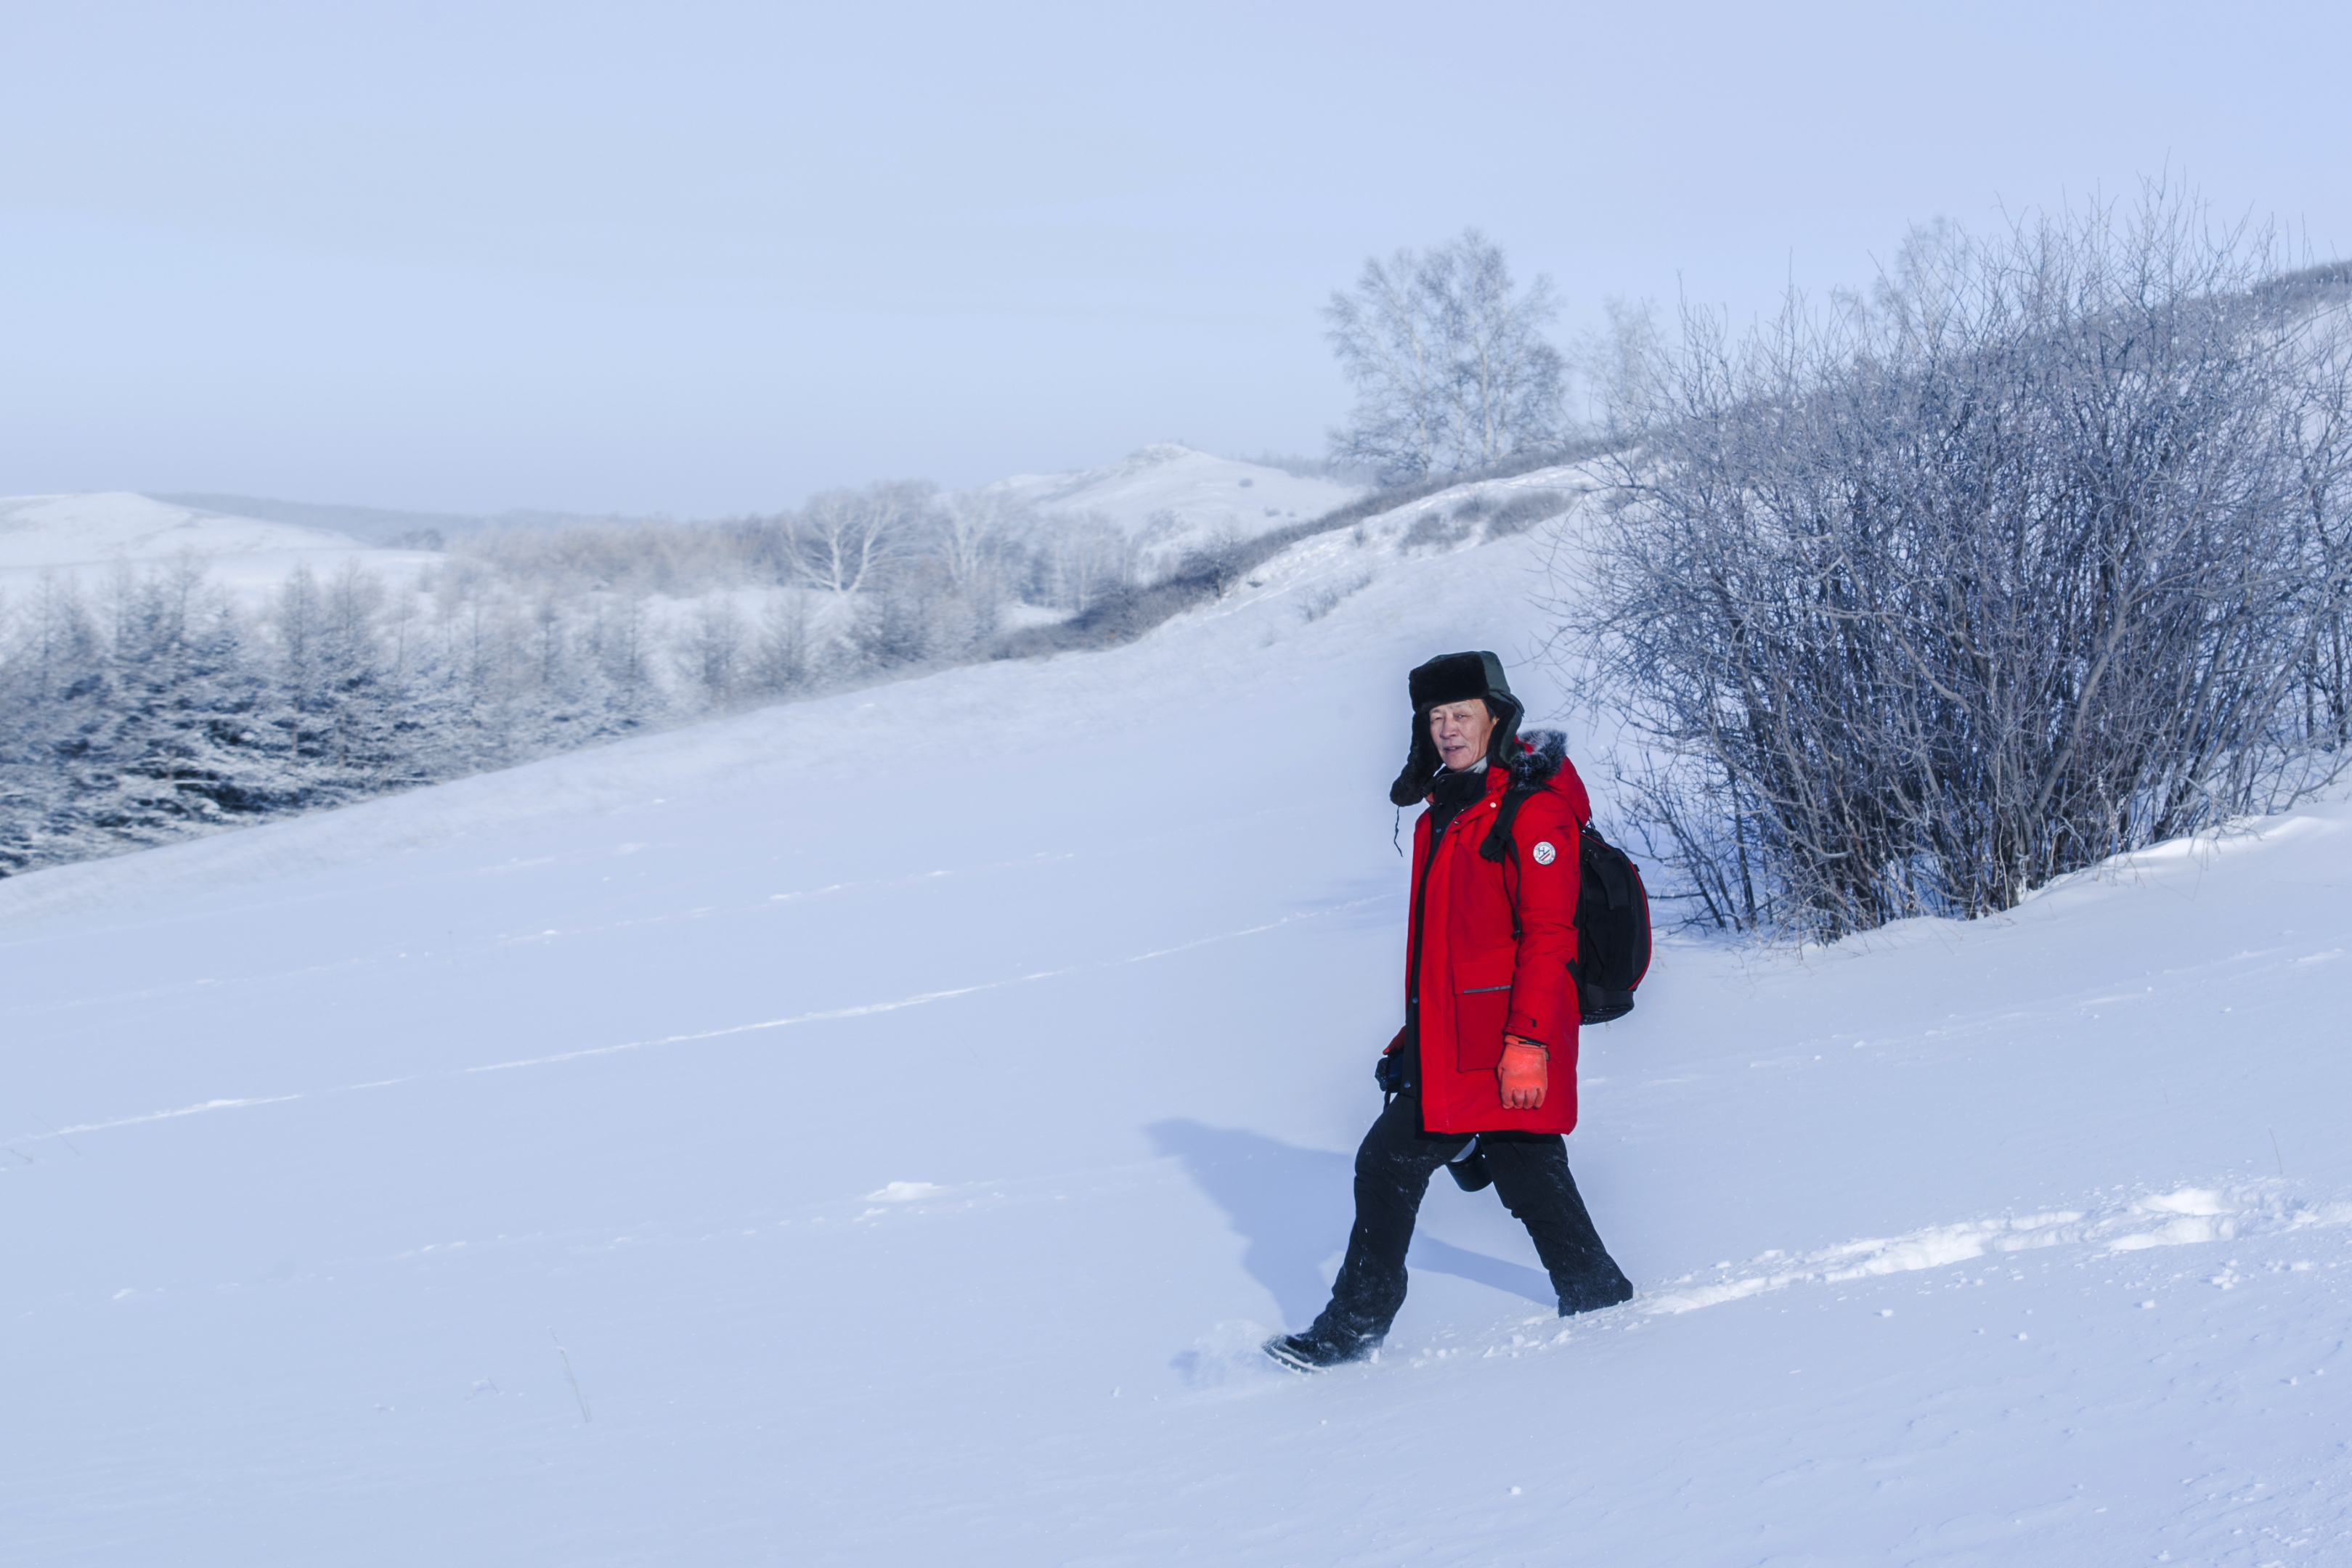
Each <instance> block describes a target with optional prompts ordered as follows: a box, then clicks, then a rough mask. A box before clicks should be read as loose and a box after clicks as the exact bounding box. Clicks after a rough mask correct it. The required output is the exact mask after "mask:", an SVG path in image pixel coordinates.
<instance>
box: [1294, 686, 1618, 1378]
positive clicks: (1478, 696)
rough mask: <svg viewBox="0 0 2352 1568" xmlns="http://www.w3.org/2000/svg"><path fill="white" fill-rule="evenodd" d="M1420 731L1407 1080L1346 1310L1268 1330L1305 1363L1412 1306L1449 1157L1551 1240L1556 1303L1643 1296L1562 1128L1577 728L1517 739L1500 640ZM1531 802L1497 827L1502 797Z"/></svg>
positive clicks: (1350, 1356)
mask: <svg viewBox="0 0 2352 1568" xmlns="http://www.w3.org/2000/svg"><path fill="white" fill-rule="evenodd" d="M1407 687H1408V690H1409V691H1410V693H1411V695H1412V750H1411V752H1410V754H1409V756H1408V758H1407V759H1406V762H1405V767H1404V771H1403V772H1402V773H1401V774H1399V775H1398V776H1397V781H1396V783H1395V784H1394V785H1393V786H1392V787H1391V789H1390V790H1389V798H1390V799H1391V800H1393V801H1395V802H1396V803H1397V804H1398V805H1399V806H1409V805H1411V804H1412V803H1413V802H1414V801H1416V800H1425V801H1426V802H1427V803H1428V807H1429V809H1428V810H1425V811H1423V813H1422V816H1421V820H1420V821H1418V822H1417V823H1415V824H1414V826H1413V834H1412V915H1411V919H1410V921H1409V923H1408V925H1407V926H1406V936H1405V983H1404V989H1405V995H1404V1027H1403V1028H1402V1029H1401V1030H1398V1031H1397V1036H1396V1038H1395V1039H1394V1040H1391V1041H1390V1042H1389V1047H1388V1051H1387V1052H1386V1054H1385V1057H1384V1059H1383V1061H1382V1062H1381V1074H1380V1077H1381V1085H1382V1087H1384V1088H1388V1089H1391V1090H1392V1091H1394V1092H1393V1093H1392V1095H1391V1098H1390V1100H1389V1102H1388V1103H1387V1106H1386V1108H1385V1109H1383V1110H1382V1111H1381V1115H1380V1119H1379V1120H1378V1121H1376V1122H1374V1123H1373V1124H1372V1130H1371V1131H1370V1132H1369V1133H1367V1134H1364V1142H1363V1145H1362V1147H1360V1148H1359V1149H1358V1150H1357V1151H1356V1226H1355V1229H1354V1230H1353V1231H1352V1232H1350V1233H1349V1237H1348V1256H1347V1259H1346V1260H1345V1261H1344V1262H1342V1263H1341V1264H1340V1265H1339V1278H1338V1279H1337V1280H1336V1281H1333V1282H1332V1286H1331V1304H1330V1305H1329V1306H1328V1307H1325V1308H1324V1309H1323V1312H1322V1314H1321V1315H1320V1316H1319V1317H1318V1318H1317V1319H1316V1320H1315V1322H1314V1324H1313V1326H1312V1327H1310V1328H1308V1329H1307V1332H1306V1333H1296V1334H1281V1335H1276V1337H1275V1338H1273V1339H1271V1340H1268V1341H1267V1342H1266V1346H1265V1349H1266V1354H1269V1355H1271V1356H1273V1357H1274V1358H1275V1359H1276V1361H1279V1362H1281V1363H1282V1364H1285V1365H1286V1366H1291V1367H1295V1368H1297V1369H1298V1370H1300V1371H1308V1370H1312V1369H1315V1368H1318V1367H1326V1366H1336V1365H1338V1364H1339V1363H1341V1362H1345V1361H1354V1360H1356V1359H1358V1358H1360V1357H1361V1356H1365V1355H1369V1354H1371V1353H1372V1351H1374V1350H1375V1349H1377V1348H1379V1346H1380V1343H1381V1339H1382V1338H1383V1337H1384V1336H1385V1335H1386V1334H1387V1333H1388V1331H1389V1324H1390V1323H1391V1322H1393V1321H1394V1320H1395V1318H1396V1314H1397V1309H1398V1308H1400V1307H1402V1305H1403V1304H1404V1292H1405V1268H1404V1255H1405V1249H1406V1248H1408V1247H1409V1246H1410V1245H1411V1244H1412V1226H1413V1218H1414V1217H1415V1216H1416V1215H1417V1214H1418V1213H1419V1212H1420V1209H1421V1199H1422V1195H1423V1193H1425V1192H1426V1191H1428V1190H1429V1178H1430V1177H1431V1176H1434V1175H1436V1174H1437V1170H1438V1167H1439V1166H1449V1167H1451V1168H1452V1170H1453V1172H1454V1179H1455V1180H1456V1181H1457V1182H1458V1183H1460V1184H1461V1185H1462V1186H1464V1187H1465V1188H1466V1189H1468V1190H1470V1191H1473V1192H1475V1191H1476V1190H1478V1189H1479V1188H1480V1187H1483V1186H1486V1185H1487V1183H1488V1182H1489V1181H1490V1180H1491V1181H1492V1183H1493V1184H1494V1187H1495V1190H1496V1193H1497V1194H1499V1195H1500V1196H1501V1197H1502V1199H1503V1202H1504V1204H1505V1205H1506V1206H1507V1207H1509V1209H1510V1211H1511V1213H1512V1214H1513V1215H1514V1216H1516V1217H1517V1218H1518V1220H1519V1222H1520V1223H1521V1224H1523V1225H1525V1226H1526V1227H1527V1228H1528V1235H1529V1236H1531V1237H1533V1238H1534V1239H1535V1244H1536V1256H1537V1257H1538V1258H1540V1259H1541V1260H1543V1266H1544V1269H1545V1270H1546V1271H1547V1272H1549V1274H1550V1276H1551V1283H1552V1289H1553V1290H1554V1291H1558V1292H1559V1312H1560V1316H1562V1317H1566V1316H1568V1315H1569V1314H1570V1313H1571V1312H1590V1311H1591V1310H1592V1309H1593V1308H1595V1307H1607V1306H1614V1305H1615V1304H1616V1303H1618V1302H1619V1301H1624V1300H1626V1299H1627V1298H1628V1297H1630V1296H1632V1295H1633V1285H1632V1283H1631V1282H1630V1281H1627V1280H1626V1278H1625V1275H1624V1273H1623V1271H1622V1270H1620V1269H1619V1268H1618V1267H1617V1264H1616V1261H1615V1260H1613V1259H1612V1258H1611V1257H1610V1256H1609V1251H1608V1249H1607V1248H1605V1247H1603V1246H1602V1245H1601V1237H1600V1235H1599V1233H1598V1232H1596V1231H1595V1230H1594V1229H1593V1228H1592V1218H1591V1216H1590V1215H1588V1214H1587V1213H1586V1212H1585V1209H1584V1199H1583V1198H1582V1197H1580V1196H1579V1195H1578V1193H1577V1190H1576V1178H1575V1177H1574V1176H1570V1174H1569V1169H1568V1147H1567V1145H1566V1144H1565V1143H1564V1142H1563V1138H1564V1135H1565V1134H1568V1133H1569V1132H1570V1131H1572V1130H1573V1129H1574V1128H1575V1126H1576V1026H1577V1021H1578V1018H1579V1015H1580V1005H1579V1002H1578V999H1577V988H1576V980H1575V977H1573V976H1571V975H1570V973H1569V968H1568V966H1569V961H1570V959H1572V958H1573V957H1575V956H1576V894H1577V864H1578V854H1577V848H1578V842H1579V834H1580V831H1581V829H1582V826H1583V823H1584V822H1585V821H1586V820H1587V819H1588V818H1590V817H1591V814H1592V807H1591V802H1590V801H1589V800H1587V799H1586V797H1585V793H1584V784H1583V781H1582V780H1581V779H1578V778H1577V776H1576V769H1575V768H1573V767H1572V766H1570V763H1569V760H1568V758H1567V755H1566V749H1565V745H1564V742H1563V740H1562V737H1560V736H1559V734H1558V733H1557V732H1554V731H1549V730H1538V731H1536V732H1535V733H1533V734H1532V735H1531V736H1529V737H1528V738H1527V739H1524V740H1523V739H1521V738H1520V737H1519V733H1518V727H1519V719H1520V716H1521V715H1522V712H1523V709H1522V708H1521V706H1520V704H1519V701H1518V699H1517V698H1516V697H1514V696H1513V695H1511V688H1510V685H1509V683H1508V682H1507V681H1506V680H1505V679H1504V678H1503V665H1502V662H1501V661H1500V660H1498V659H1496V657H1495V655H1494V654H1492V653H1446V654H1443V655H1441V656H1439V657H1437V658H1434V659H1432V660H1431V661H1430V662H1429V663H1427V664H1423V665H1422V666H1421V667H1420V668H1419V669H1417V670H1415V671H1413V672H1412V675H1411V677H1410V678H1409V680H1408V682H1407ZM1513 791H1516V792H1517V795H1518V796H1519V798H1520V800H1519V806H1518V810H1517V817H1516V819H1515V820H1514V821H1512V822H1511V824H1510V831H1508V832H1507V833H1505V832H1503V831H1501V823H1500V821H1499V819H1500V818H1501V816H1502V815H1503V811H1502V807H1503V802H1504V797H1505V795H1506V794H1507V792H1513Z"/></svg>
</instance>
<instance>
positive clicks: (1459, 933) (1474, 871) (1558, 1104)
mask: <svg viewBox="0 0 2352 1568" xmlns="http://www.w3.org/2000/svg"><path fill="white" fill-rule="evenodd" d="M1543 738H1544V739H1545V740H1547V741H1548V742H1549V744H1548V745H1547V746H1546V747H1544V749H1543V751H1542V752H1540V753H1538V752H1537V751H1536V750H1535V749H1534V748H1533V747H1529V746H1528V744H1527V743H1526V742H1525V741H1521V742H1519V743H1518V753H1519V754H1518V755H1517V756H1515V757H1514V758H1512V759H1511V765H1510V767H1508V768H1502V767H1490V768H1487V769H1486V799H1485V800H1481V801H1479V802H1478V803H1476V804H1475V805H1473V806H1471V807H1469V808H1468V809H1466V810H1464V811H1463V812H1462V814H1461V815H1460V816H1458V817H1456V818H1454V821H1452V822H1451V823H1449V824H1447V826H1446V829H1445V832H1444V836H1443V837H1442V838H1441V839H1440V840H1439V841H1438V842H1437V844H1436V845H1435V846H1434V848H1433V847H1432V845H1431V844H1430V841H1429V813H1428V812H1427V811H1425V810H1424V811H1423V813H1422V816H1421V821H1419V822H1417V823H1416V824H1414V827H1413V833H1412V886H1413V887H1414V888H1416V889H1422V890H1423V892H1422V893H1421V894H1420V896H1419V897H1417V898H1416V899H1415V901H1414V902H1415V906H1416V908H1415V921H1414V929H1412V930H1411V931H1409V932H1408V933H1407V936H1406V941H1405V952H1406V955H1407V958H1406V963H1407V966H1408V972H1407V974H1406V976H1405V995H1406V998H1408V1000H1409V1001H1410V999H1411V998H1412V997H1413V996H1414V995H1415V994H1416V990H1417V992H1418V995H1419V997H1420V1004H1419V1006H1418V1008H1417V1009H1414V1010H1415V1011H1417V1012H1418V1013H1419V1015H1420V1022H1421V1073H1420V1077H1421V1122H1422V1125H1423V1128H1424V1129H1426V1130H1427V1131H1429V1132H1433V1133H1489V1132H1503V1131H1513V1132H1527V1133H1567V1132H1570V1131H1572V1130H1574V1128H1575V1126H1576V1026H1577V1021H1578V1019H1579V1017H1580V1014H1581V1012H1582V1007H1581V1004H1580V1001H1579V1000H1578V997H1577V990H1576V981H1575V979H1574V977H1571V976H1570V974H1569V972H1568V965H1569V960H1570V959H1571V958H1573V957H1575V956H1576V894H1577V882H1578V870H1577V868H1578V854H1577V850H1578V843H1579V837H1578V835H1579V830H1580V824H1582V823H1583V822H1585V821H1588V820H1590V818H1591V815H1592V806H1591V801H1590V800H1588V798H1587V797H1586V795H1585V792H1584V781H1583V780H1582V779H1579V778H1578V777H1577V775H1576V768H1575V767H1574V766H1573V765H1572V764H1570V762H1569V760H1568V758H1566V757H1565V756H1563V755H1560V754H1559V742H1558V741H1557V739H1555V738H1554V737H1551V736H1549V735H1547V736H1545V737H1543ZM1555 762H1556V764H1557V766H1556V767H1552V766H1550V765H1552V764H1554V763H1555ZM1547 768H1549V778H1544V781H1543V787H1542V788H1541V789H1538V791H1537V792H1536V793H1534V794H1533V795H1530V796H1528V799H1527V800H1526V801H1525V803H1524V804H1522V805H1521V806H1520V808H1519V814H1518V818H1517V821H1515V822H1514V823H1513V824H1512V829H1511V852H1510V854H1509V855H1508V856H1507V858H1505V859H1504V860H1503V861H1501V862H1496V861H1490V860H1487V859H1486V858H1485V857H1484V856H1482V855H1480V854H1479V852H1478V847H1479V845H1480V844H1482V843H1483V842H1485V841H1486V834H1487V831H1488V830H1490V829H1492V828H1493V827H1494V825H1495V813H1496V810H1498V808H1499V807H1500V804H1501V801H1502V799H1503V794H1504V791H1505V790H1507V789H1509V788H1510V787H1511V786H1512V784H1513V783H1514V782H1515V781H1517V782H1519V783H1521V784H1523V785H1524V784H1526V783H1531V782H1534V781H1535V780H1536V779H1538V778H1543V776H1544V774H1545V772H1546V770H1547ZM1433 857H1434V858H1433ZM1424 874H1425V875H1426V876H1427V878H1428V881H1427V883H1423V880H1422V879H1423V876H1424ZM1416 952H1417V953H1418V954H1419V955H1420V968H1421V975H1420V985H1419V987H1418V988H1416V987H1415V986H1414V984H1413V979H1414V977H1413V976H1412V973H1411V972H1410V967H1411V965H1412V954H1414V953H1416ZM1506 1034H1516V1035H1518V1036H1520V1037H1521V1038H1522V1039H1526V1040H1536V1041H1538V1042H1539V1043H1541V1044H1543V1045H1545V1046H1547V1047H1549V1049H1550V1052H1551V1062H1550V1071H1549V1075H1548V1081H1547V1082H1546V1084H1545V1087H1544V1102H1543V1104H1542V1105H1540V1106H1539V1107H1538V1108H1537V1109H1535V1110H1533V1111H1509V1110H1506V1109H1504V1107H1503V1093H1502V1088H1501V1086H1500V1085H1499V1084H1498V1083H1497V1082H1496V1078H1495V1068H1496V1063H1498V1062H1500V1061H1502V1059H1503V1036H1504V1035H1506Z"/></svg>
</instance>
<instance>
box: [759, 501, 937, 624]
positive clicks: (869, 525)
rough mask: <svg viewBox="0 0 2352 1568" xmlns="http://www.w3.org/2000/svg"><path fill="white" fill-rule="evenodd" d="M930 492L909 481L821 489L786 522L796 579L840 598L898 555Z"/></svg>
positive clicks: (923, 511) (905, 546)
mask: <svg viewBox="0 0 2352 1568" xmlns="http://www.w3.org/2000/svg"><path fill="white" fill-rule="evenodd" d="M930 500H931V487H930V486H929V485H924V484H919V483H914V482H911V481H894V482H890V483H885V484H879V485H868V486H866V488H864V489H863V490H827V491H825V492H824V494H823V495H819V496H812V497H809V503H808V505H807V506H806V507H803V508H802V509H801V510H800V512H799V514H798V515H797V516H796V517H794V518H793V521H792V528H793V535H794V536H795V537H794V544H795V546H796V550H795V553H796V556H797V559H798V563H799V568H800V575H801V580H803V582H805V583H807V584H808V585H809V586H810V587H812V588H821V589H823V590H824V591H826V592H828V593H831V594H834V595H835V596H837V597H841V598H846V597H848V596H849V595H851V594H853V593H856V591H858V590H860V589H861V588H864V587H865V586H866V580H867V579H868V578H869V577H870V576H872V575H873V573H874V571H875V570H876V569H877V568H879V567H883V566H886V565H887V564H888V563H889V562H891V561H892V560H895V559H898V557H899V556H900V555H902V554H904V553H905V552H906V551H907V549H908V547H909V546H910V545H911V544H912V543H913V538H912V536H913V535H914V534H915V532H916V530H917V529H918V528H919V527H920V526H921V524H922V522H923V520H924V517H925V515H926V514H927V512H928V511H929V507H930Z"/></svg>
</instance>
